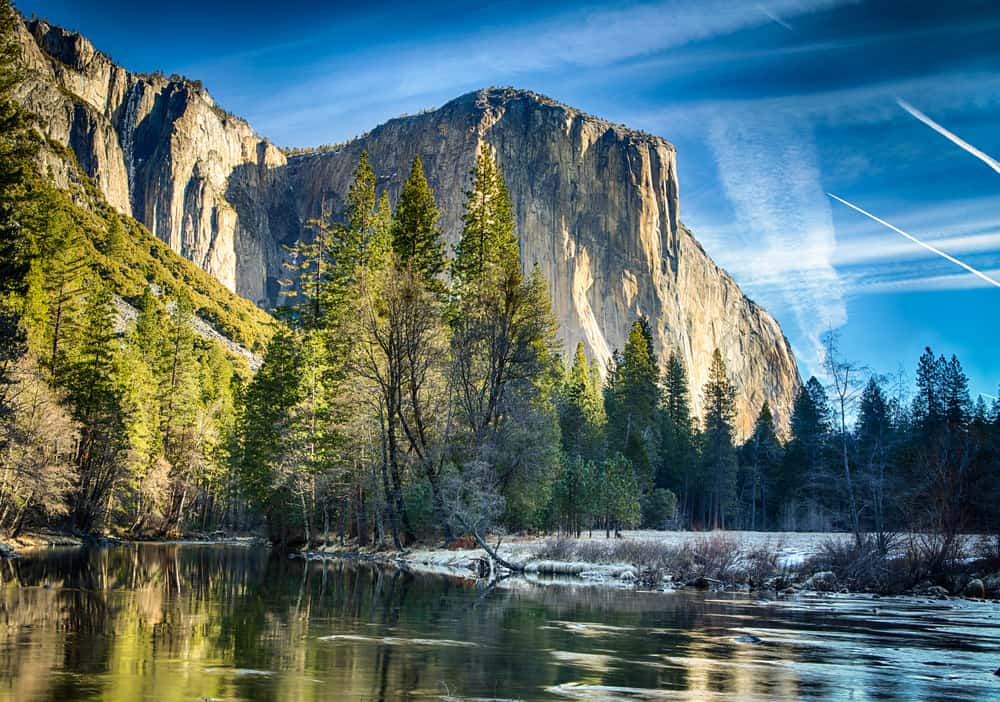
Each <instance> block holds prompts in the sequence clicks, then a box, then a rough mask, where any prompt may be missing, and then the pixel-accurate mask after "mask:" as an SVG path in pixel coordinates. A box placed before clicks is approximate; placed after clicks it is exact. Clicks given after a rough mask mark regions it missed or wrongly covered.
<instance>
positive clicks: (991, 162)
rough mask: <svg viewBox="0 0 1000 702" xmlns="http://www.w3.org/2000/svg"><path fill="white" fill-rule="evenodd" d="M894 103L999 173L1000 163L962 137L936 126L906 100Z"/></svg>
mask: <svg viewBox="0 0 1000 702" xmlns="http://www.w3.org/2000/svg"><path fill="white" fill-rule="evenodd" d="M896 102H897V103H898V104H899V106H900V107H902V108H903V109H904V110H906V111H907V112H909V113H910V114H911V115H913V116H914V117H916V118H917V119H919V120H920V121H921V122H923V123H924V124H926V125H927V126H928V127H930V128H931V129H933V130H934V131H935V132H937V133H938V134H940V135H941V136H943V137H944V138H945V139H947V140H948V141H950V142H952V143H953V144H955V145H956V146H958V147H959V148H961V149H964V150H965V151H968V152H969V153H970V154H972V155H973V156H975V157H976V158H978V159H979V160H980V161H982V162H983V163H985V164H986V165H987V166H989V167H990V168H992V169H993V170H994V171H996V172H997V173H1000V161H997V160H996V159H995V158H993V157H992V156H990V155H989V154H987V153H984V152H982V151H980V150H979V149H977V148H976V147H975V146H973V145H972V144H970V143H969V142H967V141H966V140H965V139H963V138H962V137H960V136H958V135H957V134H955V133H954V132H949V131H948V130H947V129H945V128H944V127H942V126H941V125H940V124H938V123H937V122H935V121H934V120H932V119H931V118H930V117H928V116H927V115H925V114H924V113H923V112H921V111H920V110H918V109H917V108H916V107H914V106H913V105H911V104H910V103H908V102H907V101H906V100H902V99H897V100H896Z"/></svg>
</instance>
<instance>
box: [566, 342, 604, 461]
mask: <svg viewBox="0 0 1000 702" xmlns="http://www.w3.org/2000/svg"><path fill="white" fill-rule="evenodd" d="M593 378H594V376H593V373H592V372H591V366H590V362H589V360H588V359H587V354H586V351H584V347H583V342H582V341H581V342H580V343H578V344H577V347H576V353H575V354H573V364H572V366H570V368H568V369H566V371H565V375H564V378H563V382H562V392H561V397H560V403H559V424H560V429H561V436H562V447H563V451H565V452H566V453H567V454H569V455H570V456H582V457H584V458H587V459H590V460H594V459H597V458H598V457H599V455H600V453H601V440H602V435H603V423H604V422H603V419H604V411H603V407H602V406H601V405H602V402H603V401H602V399H601V395H600V388H599V386H598V387H595V386H594V382H593Z"/></svg>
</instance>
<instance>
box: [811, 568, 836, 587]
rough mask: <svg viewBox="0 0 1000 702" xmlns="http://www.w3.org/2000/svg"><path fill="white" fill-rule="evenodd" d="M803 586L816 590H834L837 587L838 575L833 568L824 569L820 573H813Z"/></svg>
mask: <svg viewBox="0 0 1000 702" xmlns="http://www.w3.org/2000/svg"><path fill="white" fill-rule="evenodd" d="M802 587H804V588H805V589H806V590H815V591H816V592H832V591H833V590H835V589H836V587H837V575H836V573H834V572H833V571H832V570H822V571H820V572H818V573H813V574H812V575H811V576H810V577H809V579H808V580H806V581H805V583H803V585H802Z"/></svg>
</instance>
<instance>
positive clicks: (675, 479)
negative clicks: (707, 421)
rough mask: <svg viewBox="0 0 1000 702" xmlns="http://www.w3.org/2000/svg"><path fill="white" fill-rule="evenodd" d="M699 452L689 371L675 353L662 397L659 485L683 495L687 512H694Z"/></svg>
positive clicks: (665, 377) (671, 357)
mask: <svg viewBox="0 0 1000 702" xmlns="http://www.w3.org/2000/svg"><path fill="white" fill-rule="evenodd" d="M697 453H698V447H697V437H696V435H695V428H694V423H693V422H692V419H691V402H690V398H689V397H688V378H687V370H686V369H685V368H684V362H683V361H682V360H681V358H680V355H679V354H677V353H676V352H674V353H671V354H670V358H669V359H668V360H667V369H666V372H665V373H664V376H663V384H662V394H661V397H660V455H659V459H660V463H659V469H658V470H657V472H656V485H657V486H658V487H660V488H664V489H668V490H671V491H673V493H674V494H675V495H678V496H680V497H681V499H682V509H683V512H684V513H685V514H690V512H691V492H692V486H691V477H692V473H693V472H694V468H695V466H696V464H697V461H698V455H697Z"/></svg>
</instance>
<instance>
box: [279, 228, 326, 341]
mask: <svg viewBox="0 0 1000 702" xmlns="http://www.w3.org/2000/svg"><path fill="white" fill-rule="evenodd" d="M327 219H328V218H327V217H321V218H319V219H313V220H310V221H309V222H308V223H307V226H308V227H309V228H310V229H312V231H313V237H312V240H311V241H304V240H300V241H296V242H295V243H294V244H292V245H291V246H285V247H284V248H285V253H286V256H287V260H286V261H285V263H284V264H282V266H283V268H284V269H285V271H287V273H288V275H287V276H286V277H285V278H282V279H281V280H279V281H278V282H279V284H280V285H281V288H282V289H281V296H282V297H283V298H285V299H286V300H288V301H289V302H290V304H288V305H286V306H283V307H281V308H279V309H278V310H277V312H278V316H280V317H284V318H286V319H287V320H288V321H289V323H291V324H294V325H295V326H297V327H299V328H302V329H319V328H320V327H321V326H322V325H323V324H324V323H325V321H326V319H325V317H326V315H325V311H326V310H325V308H324V302H325V300H324V297H325V295H324V286H325V284H326V280H327V276H328V268H329V260H328V258H327V257H328V255H329V247H330V238H331V235H332V232H333V227H332V226H331V225H330V223H329V222H328V221H327Z"/></svg>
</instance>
